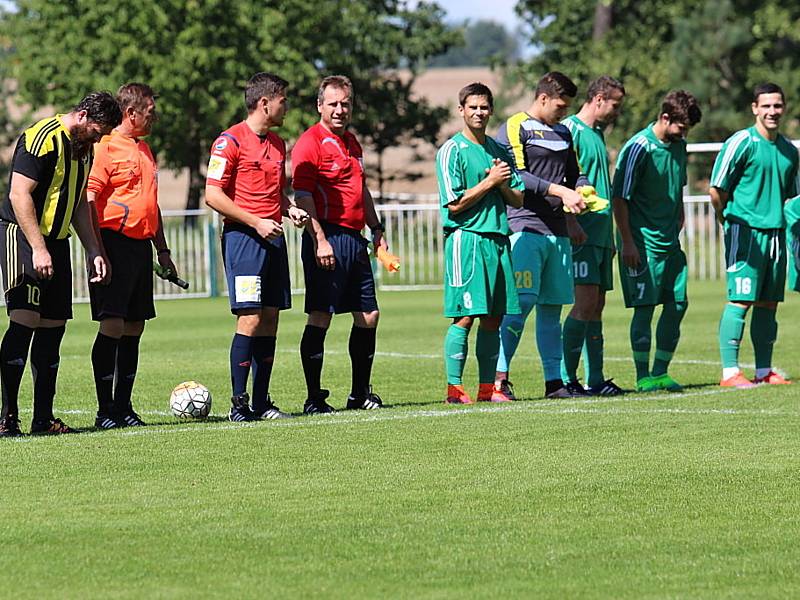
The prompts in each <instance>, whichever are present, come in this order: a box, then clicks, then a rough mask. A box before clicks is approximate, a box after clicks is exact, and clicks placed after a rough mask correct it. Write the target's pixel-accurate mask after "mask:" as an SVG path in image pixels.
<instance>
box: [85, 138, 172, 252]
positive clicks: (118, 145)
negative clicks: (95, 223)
mask: <svg viewBox="0 0 800 600" xmlns="http://www.w3.org/2000/svg"><path fill="white" fill-rule="evenodd" d="M87 189H88V190H89V191H91V192H94V193H95V194H96V198H95V209H96V210H97V217H98V220H99V222H100V227H101V228H103V229H113V230H114V231H117V232H119V233H121V234H123V235H125V236H127V237H130V238H134V239H150V238H153V237H154V236H155V234H156V231H157V230H158V166H157V165H156V161H155V159H154V158H153V153H152V152H151V151H150V146H148V145H147V143H146V142H144V141H142V140H140V139H136V138H132V137H129V136H126V135H123V134H121V133H119V132H117V131H112V132H111V134H110V135H106V136H104V137H103V139H101V140H100V141H99V142H98V143H97V144H96V145H95V150H94V164H93V165H92V170H91V172H90V173H89V183H88V185H87Z"/></svg>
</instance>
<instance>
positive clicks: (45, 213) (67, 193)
mask: <svg viewBox="0 0 800 600" xmlns="http://www.w3.org/2000/svg"><path fill="white" fill-rule="evenodd" d="M61 116H62V115H56V116H55V117H49V118H47V119H42V120H41V121H39V122H38V123H36V124H35V125H32V126H31V127H29V128H28V129H26V130H25V131H24V132H23V134H22V135H21V136H20V138H19V140H18V141H17V147H16V148H15V149H14V158H13V159H12V162H11V172H12V176H13V173H15V172H16V173H20V174H21V175H24V176H25V177H29V178H30V179H33V180H35V181H37V182H38V185H37V186H36V189H34V190H33V194H32V196H33V204H34V207H35V208H36V217H37V218H38V219H39V230H40V231H41V232H42V235H43V236H44V237H45V238H47V239H58V240H61V239H64V238H67V237H69V228H70V223H71V221H72V213H73V211H74V210H75V206H76V205H77V203H78V201H79V199H80V198H81V195H82V194H83V192H84V189H85V188H86V181H87V179H88V177H89V171H90V170H91V167H92V151H91V150H90V151H89V152H88V153H87V154H86V156H84V157H83V158H81V159H78V160H73V158H72V148H71V138H70V133H69V131H68V130H67V128H66V127H64V122H63V121H62V120H61ZM9 188H10V186H9ZM0 219H3V220H4V221H11V222H12V223H16V222H17V218H16V215H15V214H14V209H13V207H12V206H11V200H10V198H9V197H8V196H7V197H6V198H5V201H4V202H3V204H2V205H1V206H0Z"/></svg>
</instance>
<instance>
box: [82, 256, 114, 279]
mask: <svg viewBox="0 0 800 600" xmlns="http://www.w3.org/2000/svg"><path fill="white" fill-rule="evenodd" d="M86 267H87V270H88V271H89V283H108V281H109V279H110V278H111V271H110V270H109V268H108V263H107V262H106V258H105V257H104V256H103V255H102V254H95V255H93V256H89V260H87V261H86Z"/></svg>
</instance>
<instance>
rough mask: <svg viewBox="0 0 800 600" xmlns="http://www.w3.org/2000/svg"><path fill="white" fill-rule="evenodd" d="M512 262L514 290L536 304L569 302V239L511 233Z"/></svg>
mask: <svg viewBox="0 0 800 600" xmlns="http://www.w3.org/2000/svg"><path fill="white" fill-rule="evenodd" d="M511 262H512V263H513V264H514V279H515V280H516V286H517V293H519V294H532V295H534V296H535V297H536V300H535V301H534V303H535V304H572V303H573V302H575V290H574V287H573V283H572V245H571V244H570V242H569V238H566V237H557V236H554V235H542V234H540V233H529V232H527V231H522V232H519V233H514V234H512V235H511Z"/></svg>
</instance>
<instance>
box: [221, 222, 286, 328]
mask: <svg viewBox="0 0 800 600" xmlns="http://www.w3.org/2000/svg"><path fill="white" fill-rule="evenodd" d="M222 259H223V261H224V263H225V277H226V279H227V282H228V297H229V298H230V302H231V312H232V313H233V314H236V313H237V312H238V311H240V310H243V309H248V308H256V309H261V308H264V307H271V308H277V309H278V310H284V309H286V308H291V306H292V288H291V284H290V283H289V255H288V253H287V251H286V240H285V239H284V237H283V236H281V237H279V238H277V239H274V240H265V239H264V238H262V237H261V236H260V235H258V234H257V233H256V230H255V229H253V228H252V227H247V226H245V225H239V224H231V223H227V224H226V225H225V228H224V229H223V230H222Z"/></svg>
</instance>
